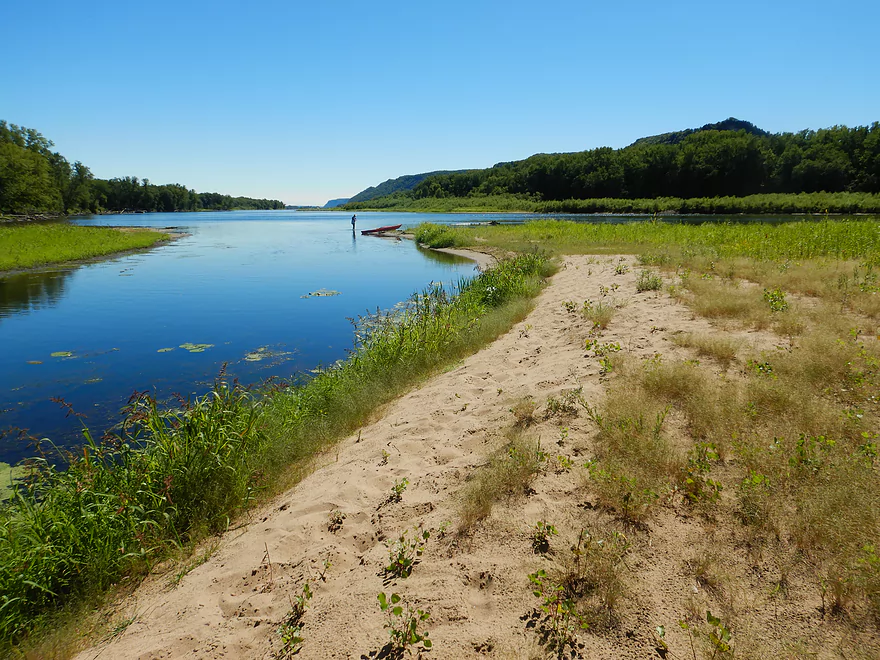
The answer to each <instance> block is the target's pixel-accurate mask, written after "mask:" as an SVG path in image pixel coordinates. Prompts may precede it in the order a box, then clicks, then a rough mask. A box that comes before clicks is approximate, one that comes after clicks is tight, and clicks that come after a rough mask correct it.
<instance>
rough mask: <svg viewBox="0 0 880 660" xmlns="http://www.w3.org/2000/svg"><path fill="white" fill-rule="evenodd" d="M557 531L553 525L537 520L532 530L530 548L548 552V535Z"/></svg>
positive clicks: (553, 534) (542, 552)
mask: <svg viewBox="0 0 880 660" xmlns="http://www.w3.org/2000/svg"><path fill="white" fill-rule="evenodd" d="M557 533H558V532H557V531H556V528H555V527H554V526H553V525H551V524H550V523H548V522H546V521H543V520H539V521H538V522H537V523H536V524H535V528H534V529H533V530H532V550H534V551H535V553H540V554H544V553H545V552H548V551H549V550H550V537H551V536H556V534H557Z"/></svg>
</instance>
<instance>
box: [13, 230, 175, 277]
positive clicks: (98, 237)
mask: <svg viewBox="0 0 880 660" xmlns="http://www.w3.org/2000/svg"><path fill="white" fill-rule="evenodd" d="M167 238H168V237H167V235H166V234H162V233H160V232H155V231H149V230H143V231H133V232H129V231H125V232H123V231H119V230H118V229H112V228H109V227H78V226H75V225H68V224H63V223H52V224H19V223H16V224H0V271H5V270H21V269H25V268H34V267H36V266H45V265H48V264H55V263H63V262H66V261H76V260H78V259H91V258H93V257H100V256H103V255H107V254H113V253H115V252H125V251H127V250H137V249H141V248H147V247H150V246H153V245H155V244H156V243H159V242H160V241H164V240H166V239H167Z"/></svg>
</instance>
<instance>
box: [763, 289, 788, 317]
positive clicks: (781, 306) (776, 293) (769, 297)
mask: <svg viewBox="0 0 880 660" xmlns="http://www.w3.org/2000/svg"><path fill="white" fill-rule="evenodd" d="M763 297H764V302H765V303H767V305H769V306H770V311H771V312H784V311H785V310H787V309H788V301H787V300H786V299H785V291H782V290H781V289H764V296H763Z"/></svg>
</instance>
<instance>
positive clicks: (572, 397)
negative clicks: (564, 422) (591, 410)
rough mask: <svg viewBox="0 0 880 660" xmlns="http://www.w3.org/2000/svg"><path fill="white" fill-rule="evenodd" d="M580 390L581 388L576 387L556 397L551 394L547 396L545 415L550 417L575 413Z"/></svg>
mask: <svg viewBox="0 0 880 660" xmlns="http://www.w3.org/2000/svg"><path fill="white" fill-rule="evenodd" d="M582 391H583V388H582V387H578V388H575V389H572V390H566V391H564V392H563V393H562V395H561V396H560V397H559V398H558V399H557V398H556V397H552V396H551V397H548V398H547V406H546V409H545V416H546V417H547V418H550V417H557V416H572V415H577V413H578V402H579V401H580V398H581V392H582Z"/></svg>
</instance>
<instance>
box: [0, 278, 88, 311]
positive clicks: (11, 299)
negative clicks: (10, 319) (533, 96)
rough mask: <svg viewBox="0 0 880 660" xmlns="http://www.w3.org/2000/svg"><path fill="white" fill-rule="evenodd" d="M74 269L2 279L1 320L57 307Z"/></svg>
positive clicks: (0, 291) (0, 283)
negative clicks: (53, 306)
mask: <svg viewBox="0 0 880 660" xmlns="http://www.w3.org/2000/svg"><path fill="white" fill-rule="evenodd" d="M72 273H73V269H66V270H54V271H43V272H33V273H20V274H18V275H7V276H6V277H0V318H3V317H6V316H12V315H13V314H17V313H19V312H31V311H35V310H38V309H43V308H45V307H51V306H52V305H56V304H57V303H58V301H59V300H61V298H62V297H63V296H64V290H65V287H66V285H67V278H68V277H70V275H71V274H72Z"/></svg>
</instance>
